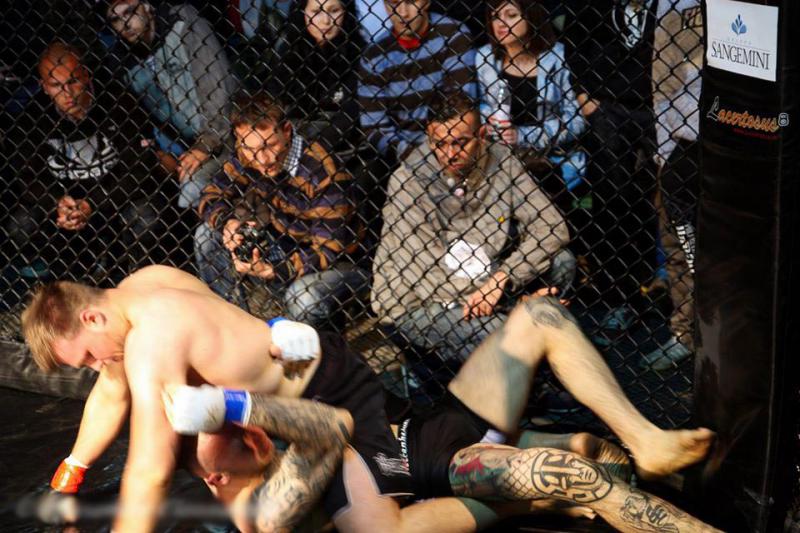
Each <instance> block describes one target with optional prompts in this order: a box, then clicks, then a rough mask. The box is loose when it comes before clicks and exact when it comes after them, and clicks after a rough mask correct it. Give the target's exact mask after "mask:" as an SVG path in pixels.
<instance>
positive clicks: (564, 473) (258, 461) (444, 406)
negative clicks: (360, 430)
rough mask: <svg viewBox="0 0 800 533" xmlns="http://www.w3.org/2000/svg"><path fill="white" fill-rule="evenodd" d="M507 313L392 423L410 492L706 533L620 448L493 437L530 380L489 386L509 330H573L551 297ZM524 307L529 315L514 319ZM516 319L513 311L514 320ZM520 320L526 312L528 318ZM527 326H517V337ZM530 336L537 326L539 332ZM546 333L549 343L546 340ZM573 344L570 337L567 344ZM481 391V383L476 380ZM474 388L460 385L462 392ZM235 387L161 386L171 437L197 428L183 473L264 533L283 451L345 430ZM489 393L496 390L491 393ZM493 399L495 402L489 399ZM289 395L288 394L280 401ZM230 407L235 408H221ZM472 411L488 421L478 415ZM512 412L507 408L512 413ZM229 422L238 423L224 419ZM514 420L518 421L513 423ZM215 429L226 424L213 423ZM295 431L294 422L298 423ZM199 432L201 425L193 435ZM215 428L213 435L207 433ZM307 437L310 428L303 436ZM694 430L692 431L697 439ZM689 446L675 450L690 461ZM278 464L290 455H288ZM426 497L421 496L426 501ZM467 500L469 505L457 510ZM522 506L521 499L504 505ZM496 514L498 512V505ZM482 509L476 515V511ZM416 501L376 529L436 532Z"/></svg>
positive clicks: (453, 516) (457, 517) (328, 412)
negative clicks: (284, 445) (635, 479)
mask: <svg viewBox="0 0 800 533" xmlns="http://www.w3.org/2000/svg"><path fill="white" fill-rule="evenodd" d="M515 313H516V315H517V316H516V317H515V316H514V315H513V314H512V316H511V319H510V320H509V322H508V323H507V324H506V325H505V326H504V327H503V328H502V329H501V330H500V331H499V333H497V334H495V338H490V339H488V340H487V341H485V342H484V344H482V345H481V346H480V347H479V348H478V350H476V352H475V353H474V354H473V355H472V356H471V357H470V358H469V359H468V360H467V363H466V364H465V366H464V367H463V369H462V370H461V371H460V372H459V374H458V375H457V376H456V379H455V381H454V383H455V384H456V385H455V386H454V387H452V388H451V390H450V391H449V392H448V394H447V395H446V396H445V398H444V399H443V400H442V402H440V403H439V405H437V406H436V408H435V409H433V410H432V411H431V412H429V413H427V414H425V415H422V416H412V417H410V418H408V419H406V420H404V421H403V422H402V423H401V424H400V425H399V428H398V429H396V433H397V437H398V440H399V441H400V443H401V450H402V453H403V456H404V459H406V460H407V461H408V465H409V470H410V472H411V475H412V480H413V486H414V494H415V496H416V497H417V498H436V497H444V496H454V495H455V496H461V497H469V498H475V499H478V500H486V505H491V503H490V502H503V501H507V502H520V503H525V502H531V501H536V502H537V505H539V506H542V505H543V504H546V503H557V502H565V503H568V504H572V505H579V506H586V507H588V508H589V509H591V510H592V511H595V512H596V513H597V514H599V515H601V516H602V517H603V518H604V519H605V520H606V521H607V522H608V523H609V524H611V525H612V526H614V527H615V528H617V529H619V530H621V531H631V532H634V531H666V532H677V531H691V532H700V531H716V530H714V529H713V528H711V527H710V526H708V525H706V524H704V523H702V522H700V521H699V520H696V519H695V518H693V517H691V516H689V515H688V514H686V513H684V512H682V511H680V510H679V509H677V508H675V507H674V506H672V505H671V504H669V503H667V502H665V501H663V500H661V499H660V498H657V497H655V496H653V495H651V494H648V493H646V492H643V491H639V490H636V489H633V488H631V487H630V486H629V485H628V484H627V483H626V482H625V480H626V479H627V478H628V477H629V475H627V474H629V472H630V465H629V462H628V460H627V457H626V455H625V454H624V452H622V451H621V450H620V449H619V448H617V447H616V446H614V445H613V444H610V443H608V442H606V441H604V440H602V439H598V438H596V437H593V436H591V435H588V434H585V433H584V434H577V435H571V436H570V435H567V436H558V435H545V434H536V435H534V436H533V438H527V439H525V440H526V441H527V442H518V443H517V444H518V446H521V447H512V446H506V445H502V444H497V443H493V442H491V441H492V439H491V438H487V437H490V436H491V435H492V434H493V433H494V434H495V435H497V433H496V431H495V432H493V431H491V430H493V429H495V428H496V427H497V426H495V425H494V423H492V422H489V421H488V419H489V418H491V419H492V420H494V421H495V422H497V421H509V420H512V419H513V418H515V417H517V418H518V413H517V412H516V411H514V409H515V406H516V405H517V404H518V403H523V404H524V402H525V400H526V399H527V397H528V394H529V389H530V383H531V382H530V381H529V382H527V383H521V382H519V381H518V382H517V384H518V385H519V386H518V387H514V388H504V389H498V388H496V386H498V385H500V384H502V383H503V382H508V381H509V380H510V379H511V376H510V375H509V374H508V372H509V371H510V370H517V371H518V370H519V367H518V366H517V367H515V366H514V365H508V364H507V362H504V358H506V357H513V358H515V359H518V360H519V362H520V363H522V362H523V361H526V360H527V361H531V360H530V359H528V358H527V357H526V355H527V356H532V353H528V351H527V350H526V349H525V348H518V349H515V350H513V351H512V347H518V346H524V343H519V342H517V343H514V342H512V341H513V339H515V338H516V339H517V340H521V339H522V338H523V337H526V338H529V335H530V334H531V333H533V331H531V330H530V326H529V325H528V324H529V323H530V322H534V323H536V322H540V323H541V322H545V323H547V326H546V328H553V329H554V330H557V331H561V332H562V333H561V334H556V333H555V332H554V331H550V332H548V333H546V334H547V335H548V336H550V338H549V339H546V340H545V345H546V346H549V347H550V348H546V349H548V350H549V349H556V350H557V349H558V348H557V347H556V346H558V345H563V344H564V341H565V340H566V339H567V338H568V337H574V336H575V334H576V331H569V330H570V329H573V330H576V329H577V328H575V326H574V324H572V322H570V320H569V315H567V314H566V312H565V311H564V310H563V308H561V307H559V306H557V305H556V304H555V303H554V302H549V301H542V300H540V301H538V302H537V301H533V300H532V301H530V302H529V303H528V304H526V306H525V308H524V311H523V310H522V309H520V308H517V310H516V311H515ZM523 313H524V314H527V317H525V316H521V315H523ZM515 318H517V319H521V320H515ZM526 318H527V320H524V319H526ZM526 333H527V334H526ZM540 333H544V332H543V331H540ZM549 341H555V345H554V344H551V343H550V342H549ZM573 347H576V346H573ZM487 385H488V387H489V388H488V389H482V387H486V386H487ZM476 390H477V391H479V392H478V394H465V391H476ZM232 393H234V391H225V390H223V389H221V388H216V387H211V386H204V387H199V388H198V387H187V386H179V387H168V388H167V389H166V390H165V398H164V403H165V406H166V410H167V415H168V418H169V420H170V422H171V424H172V426H173V428H174V429H175V430H176V431H178V432H179V433H181V434H197V433H200V435H199V436H198V438H197V441H196V444H195V445H194V446H196V447H194V446H193V450H192V452H191V454H190V455H191V461H192V463H193V464H192V465H191V470H192V471H193V472H194V473H196V474H197V475H200V476H201V477H203V479H204V480H205V481H206V483H207V485H208V486H209V488H210V489H211V491H212V492H213V493H214V495H215V496H217V498H219V499H220V500H221V501H222V502H223V503H225V504H226V506H228V507H229V509H230V510H231V513H232V516H233V517H234V520H235V522H236V524H237V526H238V527H239V528H240V529H241V530H243V531H252V530H253V529H256V530H258V531H264V530H265V529H264V528H262V527H261V525H262V524H263V523H264V522H263V521H262V519H261V518H262V516H263V514H264V513H265V511H266V512H269V510H270V509H271V508H274V507H275V506H281V507H284V508H285V507H286V506H291V505H292V503H291V500H292V497H291V496H290V495H289V494H288V493H287V492H286V491H281V490H280V487H282V486H285V485H287V484H291V483H292V478H293V477H294V475H295V474H296V472H297V470H296V467H295V466H294V464H295V463H296V461H295V460H294V459H293V458H295V457H297V456H298V455H303V454H304V455H305V456H306V457H307V458H309V457H311V455H309V454H311V453H312V451H313V450H314V449H315V448H319V449H328V450H331V449H333V450H336V449H338V447H340V446H341V445H343V444H344V442H346V439H345V438H344V437H343V435H346V430H342V429H337V422H338V425H339V426H341V425H343V424H344V423H345V422H344V421H343V413H341V412H336V410H333V409H331V408H329V407H325V406H315V405H313V404H312V405H307V404H308V403H309V402H305V401H303V400H284V399H279V398H271V397H269V396H267V395H264V394H250V393H247V392H244V391H235V394H237V395H240V397H241V399H242V400H241V406H239V405H234V406H232V404H231V403H230V402H226V401H225V398H226V395H230V394H232ZM492 393H495V394H492ZM495 398H496V400H495ZM289 402H293V403H289ZM232 407H233V411H234V412H233V413H231V412H229V411H230V410H231V408H232ZM478 412H482V413H484V414H485V416H486V418H484V417H481V416H479V415H478V414H477V413H478ZM515 413H517V414H515ZM226 420H228V421H235V422H237V423H239V424H241V425H242V427H240V428H239V427H230V426H223V423H224V422H225V421H226ZM513 422H514V423H513V424H512V426H507V427H506V429H507V428H508V427H512V428H514V427H517V424H518V422H519V420H518V419H517V420H513ZM223 427H225V430H224V431H222V432H220V430H222V429H223ZM300 428H304V429H302V430H301V429H300ZM201 432H202V433H201ZM215 432H219V433H215ZM268 434H269V435H272V436H276V437H278V438H281V439H283V440H285V441H287V442H289V443H290V446H289V448H288V451H287V452H286V453H285V454H282V453H280V452H275V451H274V448H273V446H272V445H271V441H270V440H269V438H268V436H267V435H268ZM312 434H313V435H312ZM683 436H684V437H685V438H687V439H690V440H695V441H696V444H697V450H695V451H696V452H698V453H701V450H702V449H703V448H704V445H703V442H705V438H701V435H700V434H697V433H692V432H687V433H684V434H683ZM697 439H699V440H697ZM693 458H696V457H693V456H692V454H691V452H687V455H686V456H684V457H680V458H679V457H675V460H676V461H678V462H683V461H691V460H692V459H693ZM287 463H288V464H287ZM353 500H354V502H355V505H359V504H360V498H359V497H358V489H356V488H354V489H353ZM429 503H430V502H425V503H423V504H422V505H427V504H429ZM463 503H464V505H465V507H464V508H458V507H457V506H455V505H451V510H450V513H449V518H450V520H449V525H450V529H449V531H473V530H475V528H477V527H483V526H487V525H489V522H491V520H492V519H493V518H495V516H496V514H493V513H494V512H495V511H498V510H497V509H493V508H488V509H486V510H484V511H483V512H482V513H475V512H474V509H475V504H477V505H481V504H480V503H479V502H469V501H463ZM467 508H469V509H470V510H471V511H473V512H472V513H471V514H470V513H468V512H467ZM507 510H509V511H511V512H512V513H517V512H519V511H520V508H519V506H517V507H512V508H510V509H507ZM498 512H502V511H498ZM481 517H486V518H485V519H483V520H482V519H481ZM426 518H427V514H426V510H425V509H424V508H420V507H419V504H418V505H412V506H410V507H407V508H405V509H403V510H402V512H401V515H400V516H399V517H398V518H397V519H396V520H395V521H389V522H381V523H380V524H381V527H380V528H379V529H380V531H392V532H394V531H438V530H437V529H434V528H431V527H430V524H429V523H427V522H426Z"/></svg>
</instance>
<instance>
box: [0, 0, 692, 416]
mask: <svg viewBox="0 0 800 533" xmlns="http://www.w3.org/2000/svg"><path fill="white" fill-rule="evenodd" d="M2 25H3V30H2V31H1V32H0V36H1V37H0V39H2V63H0V67H1V68H2V86H1V88H0V91H1V94H2V101H3V116H4V120H3V129H4V131H3V137H2V158H3V159H2V166H1V170H0V172H1V174H2V180H3V184H4V186H3V193H2V194H3V204H4V205H5V206H6V208H5V209H4V210H3V213H2V215H0V220H2V232H3V239H2V241H3V244H2V258H3V261H2V273H0V311H2V315H0V325H1V326H2V336H3V338H11V339H13V338H19V326H18V321H19V314H20V311H21V309H22V307H23V306H24V302H25V296H26V294H27V293H28V292H29V290H30V289H31V287H33V286H34V285H35V284H36V283H39V282H41V281H46V280H51V279H70V280H75V281H82V282H86V283H90V284H95V285H99V286H102V287H112V286H115V285H116V284H118V283H119V282H120V281H121V280H122V279H124V277H125V276H126V275H128V274H130V273H131V272H134V271H136V270H137V269H139V268H142V267H143V266H146V265H148V264H154V263H161V264H168V265H173V266H175V267H178V268H181V269H184V270H187V271H189V272H192V273H194V274H196V275H198V276H199V277H200V278H201V279H203V280H204V281H206V282H207V283H208V284H209V285H210V286H211V287H212V288H213V289H214V290H215V291H216V292H217V293H218V294H219V295H220V296H222V297H223V298H225V299H227V300H229V301H231V302H232V303H234V304H236V305H239V306H241V307H243V308H245V309H247V310H249V311H250V312H252V313H253V314H256V315H259V316H264V317H266V318H269V317H271V316H274V315H278V314H281V315H284V316H288V317H290V318H294V319H297V320H302V321H305V322H309V323H311V324H313V325H314V326H315V327H318V328H321V329H334V330H338V331H340V332H342V333H343V334H344V335H345V336H346V337H347V338H348V340H349V341H350V342H351V344H352V345H353V346H354V347H356V348H357V349H358V350H359V351H361V352H362V353H363V354H364V355H365V357H366V358H367V359H368V361H369V362H370V363H371V365H372V367H373V368H374V369H375V371H376V372H378V373H379V374H380V375H381V376H382V378H383V379H384V382H385V384H386V385H387V387H389V388H390V390H391V391H392V392H394V393H395V394H397V395H400V396H405V397H409V398H411V399H412V400H414V401H416V402H420V403H427V402H430V401H432V400H433V399H435V398H436V397H437V396H438V395H440V394H441V393H442V391H443V390H444V389H443V387H444V386H445V385H446V383H447V381H448V380H449V379H450V378H451V377H452V376H453V375H454V373H455V372H456V371H457V370H458V368H459V366H460V364H461V363H462V362H463V360H464V359H465V358H466V357H467V356H468V354H469V353H470V352H471V351H472V350H473V349H474V348H475V347H476V346H477V345H478V344H479V343H480V342H481V340H483V339H484V338H485V337H486V336H487V335H488V334H489V333H491V331H493V330H494V329H496V328H498V327H499V325H500V324H502V321H503V319H504V317H505V316H507V313H508V312H509V310H510V309H511V308H512V307H513V305H514V304H515V303H516V302H518V301H519V300H520V298H522V297H523V296H526V295H532V294H537V291H539V293H540V294H541V291H542V289H545V290H550V289H556V290H557V291H558V292H557V294H558V296H559V297H560V298H564V299H566V300H568V301H569V308H570V310H571V312H572V313H573V314H574V315H575V316H576V317H577V319H578V320H579V321H580V323H581V325H582V326H583V329H584V331H585V333H586V335H587V336H589V337H590V338H591V340H592V341H593V343H594V344H595V346H596V347H597V348H598V349H599V350H600V351H601V352H602V354H603V355H604V357H605V358H606V360H607V361H608V363H609V365H610V366H611V367H612V369H613V370H614V372H615V374H616V375H617V377H618V379H619V380H620V382H621V383H622V384H623V387H624V388H625V390H626V392H627V393H628V394H629V396H631V398H632V399H633V400H634V403H636V405H637V406H638V407H639V408H641V409H642V410H643V411H644V412H645V413H646V414H647V415H648V416H649V417H650V418H651V419H653V420H654V421H656V422H657V423H659V424H660V425H662V426H668V427H675V426H681V425H683V424H685V423H686V422H687V421H688V418H689V413H690V410H691V402H692V398H691V384H692V383H691V382H692V359H693V358H692V352H693V349H694V345H693V341H692V339H693V326H692V321H693V318H692V317H693V307H692V299H693V297H692V290H693V283H692V274H693V261H694V230H693V228H694V212H695V208H696V188H697V181H698V172H699V166H698V163H699V162H698V150H697V143H696V140H697V115H698V110H697V105H698V97H699V83H700V78H699V72H700V68H701V65H702V60H701V53H702V20H701V11H700V6H699V1H697V2H694V1H684V0H680V1H676V0H672V1H667V2H664V1H662V2H659V3H658V6H656V2H655V1H654V0H626V1H611V0H598V1H596V2H591V3H587V2H578V1H574V0H564V1H557V0H542V1H541V2H533V1H531V0H511V1H506V0H490V1H488V2H470V1H467V0H439V1H434V0H385V1H383V0H358V1H355V0H307V1H298V2H286V1H276V0H261V1H242V0H239V1H231V2H225V1H222V0H218V1H208V2H186V3H179V2H166V1H156V0H153V1H140V0H115V1H94V2H93V1H89V0H83V1H73V2H63V1H57V0H50V1H47V2H33V3H25V2H15V3H13V5H12V6H11V7H10V8H9V9H6V10H5V13H4V17H3V20H2ZM529 416H530V417H531V419H532V420H535V421H536V422H537V423H546V422H557V423H561V424H566V425H582V426H585V425H586V424H590V425H591V424H594V425H595V426H596V427H598V423H597V421H596V420H594V419H593V418H591V415H590V414H589V413H588V412H586V411H583V410H581V409H580V408H579V406H578V405H577V403H576V402H575V401H574V400H573V399H572V398H571V397H570V396H569V395H568V394H567V393H565V391H564V390H563V389H562V388H561V387H560V385H559V384H558V383H557V381H556V380H555V379H554V378H553V377H552V375H551V374H550V373H549V372H548V371H546V370H545V371H544V372H543V373H542V376H541V377H540V378H539V381H538V382H537V385H536V387H534V393H533V395H532V398H531V400H530V410H529Z"/></svg>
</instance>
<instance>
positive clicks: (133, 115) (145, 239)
mask: <svg viewBox="0 0 800 533" xmlns="http://www.w3.org/2000/svg"><path fill="white" fill-rule="evenodd" d="M38 74H39V77H40V80H41V86H42V92H40V93H39V94H37V96H36V97H35V98H34V100H33V101H31V103H29V104H28V106H27V107H26V108H25V110H24V112H23V113H22V114H21V115H19V116H18V117H16V119H15V121H14V122H13V124H11V125H10V130H8V131H7V132H6V133H7V135H6V139H5V144H6V146H5V147H4V148H5V150H6V152H7V153H11V156H10V157H11V160H10V168H12V169H15V170H16V172H17V174H16V179H15V180H14V182H13V185H12V189H15V192H16V194H17V195H18V196H17V199H18V201H17V203H16V205H15V207H14V208H13V209H12V211H11V213H10V214H9V217H8V218H7V222H6V228H5V230H6V232H7V235H8V237H9V241H8V245H10V246H12V247H13V248H14V251H12V252H11V253H6V257H13V256H14V255H16V254H19V256H20V257H21V258H22V260H23V261H24V262H26V263H27V264H28V265H33V264H34V262H35V263H38V265H39V266H38V267H37V268H39V269H44V268H46V269H47V270H49V272H50V274H51V275H53V276H55V277H59V278H70V279H80V278H84V277H86V276H90V275H91V276H93V277H94V279H95V280H96V281H97V282H100V281H105V278H106V276H107V275H109V276H111V278H112V279H117V280H118V279H121V278H122V277H124V276H125V275H126V274H127V273H128V272H131V271H133V270H135V269H136V268H138V267H140V266H141V265H142V264H144V263H146V262H147V261H148V254H149V253H151V252H154V251H155V248H156V245H157V243H158V240H157V239H158V236H159V235H160V234H161V233H163V231H164V228H163V226H162V223H161V221H160V220H159V214H158V212H159V206H160V205H163V204H164V203H166V202H165V200H166V196H164V195H165V194H168V191H167V190H166V189H165V187H164V181H165V180H164V177H163V173H162V172H161V167H160V166H159V165H158V159H157V157H156V155H155V153H154V151H153V149H152V148H151V147H150V146H149V144H150V143H149V140H148V139H149V138H150V137H151V134H152V129H151V128H148V126H147V125H148V120H147V114H146V113H145V112H144V111H142V110H140V109H139V108H138V106H137V105H136V99H135V98H134V97H133V96H131V95H129V94H127V93H125V92H123V91H121V90H117V89H118V88H119V85H117V86H114V85H113V84H108V85H106V86H101V85H100V84H97V83H93V79H92V73H91V72H90V71H89V69H88V68H87V67H86V66H85V63H84V60H83V58H82V51H80V50H79V49H77V48H75V47H73V46H70V45H67V44H64V43H62V42H60V41H55V42H53V43H51V44H50V45H49V46H48V47H47V48H46V50H45V51H44V53H43V54H42V56H41V58H40V60H39V64H38ZM174 192H175V193H176V192H177V190H176V191H174ZM37 259H38V261H37ZM19 266H20V267H22V268H24V266H25V265H22V264H21V265H19Z"/></svg>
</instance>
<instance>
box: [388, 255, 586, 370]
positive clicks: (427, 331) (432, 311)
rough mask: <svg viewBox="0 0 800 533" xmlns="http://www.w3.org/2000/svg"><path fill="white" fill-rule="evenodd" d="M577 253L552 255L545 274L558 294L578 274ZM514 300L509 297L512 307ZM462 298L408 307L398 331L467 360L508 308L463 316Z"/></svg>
mask: <svg viewBox="0 0 800 533" xmlns="http://www.w3.org/2000/svg"><path fill="white" fill-rule="evenodd" d="M576 266H577V265H576V261H575V256H574V255H572V253H571V252H570V251H569V250H562V251H561V252H559V253H558V254H556V255H555V256H554V257H553V261H552V266H551V267H550V270H548V271H547V273H546V274H545V275H544V276H543V278H542V279H543V281H545V282H546V283H547V285H549V286H553V287H558V288H559V295H560V296H562V297H566V296H568V293H569V290H570V289H571V287H572V282H573V280H574V278H575V270H576ZM514 303H515V302H514V301H510V302H509V305H507V306H505V307H504V308H509V307H510V306H512V305H513V304H514ZM463 313H464V306H463V302H454V303H452V304H450V305H445V304H442V303H438V302H430V303H427V304H424V305H422V306H421V307H418V308H416V309H412V310H409V311H408V312H407V313H406V314H405V315H404V316H403V317H402V318H400V319H399V320H397V321H395V326H396V327H397V330H398V332H399V333H400V334H401V335H403V337H404V338H405V340H406V341H407V342H408V343H409V344H410V345H412V346H414V347H416V348H420V349H422V351H424V352H435V354H436V355H437V356H438V357H439V358H440V359H441V360H442V361H447V362H453V361H455V362H456V364H460V363H462V362H464V361H465V360H466V359H467V357H469V355H470V354H471V353H472V352H473V351H475V349H476V348H477V347H478V345H479V344H480V343H481V342H482V341H483V339H485V338H486V337H488V336H489V334H490V333H492V332H493V331H495V330H496V329H498V328H499V327H500V326H501V325H503V323H504V322H505V321H506V318H508V315H507V314H506V313H505V312H497V313H495V314H493V315H492V316H488V317H479V318H470V319H468V320H467V319H464V318H463V316H464V315H463Z"/></svg>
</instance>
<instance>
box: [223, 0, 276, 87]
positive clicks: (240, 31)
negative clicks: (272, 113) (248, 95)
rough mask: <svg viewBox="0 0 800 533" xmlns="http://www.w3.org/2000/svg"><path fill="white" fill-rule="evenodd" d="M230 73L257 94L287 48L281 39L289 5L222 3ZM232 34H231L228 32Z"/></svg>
mask: <svg viewBox="0 0 800 533" xmlns="http://www.w3.org/2000/svg"><path fill="white" fill-rule="evenodd" d="M224 4H226V5H225V6H224V7H220V8H219V9H224V12H225V22H226V23H227V28H226V30H227V31H225V32H218V33H219V34H220V35H227V49H228V53H229V56H228V57H229V59H230V61H231V63H232V67H231V70H232V71H233V72H234V74H235V76H236V78H237V79H238V80H239V83H240V85H241V87H243V88H247V89H251V90H253V91H256V90H258V89H260V88H261V87H262V86H263V84H264V82H265V80H266V79H267V78H268V77H269V75H270V73H271V70H270V69H271V66H272V65H274V64H275V57H276V55H277V54H279V53H280V51H281V50H282V49H283V48H284V47H285V46H286V44H287V42H286V39H285V35H284V29H285V26H286V17H287V15H288V13H287V10H288V9H289V4H290V2H288V1H287V2H275V1H273V0H227V1H226V2H224ZM231 30H232V31H231Z"/></svg>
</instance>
